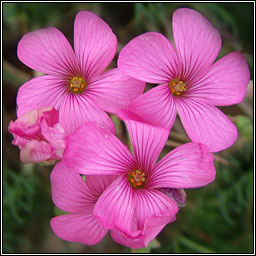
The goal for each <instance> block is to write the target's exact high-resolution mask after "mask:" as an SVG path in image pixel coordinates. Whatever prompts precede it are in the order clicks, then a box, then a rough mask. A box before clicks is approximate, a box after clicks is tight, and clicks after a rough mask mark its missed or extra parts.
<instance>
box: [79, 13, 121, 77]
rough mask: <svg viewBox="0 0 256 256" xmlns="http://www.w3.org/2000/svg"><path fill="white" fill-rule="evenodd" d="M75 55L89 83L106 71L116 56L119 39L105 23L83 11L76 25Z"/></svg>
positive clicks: (92, 14)
mask: <svg viewBox="0 0 256 256" xmlns="http://www.w3.org/2000/svg"><path fill="white" fill-rule="evenodd" d="M74 46H75V53H76V55H77V58H78V60H79V64H80V67H81V70H82V71H83V73H84V76H85V79H86V81H87V82H91V81H92V79H93V78H94V77H96V76H97V75H99V74H100V73H102V72H103V71H104V69H105V68H106V67H107V66H108V65H109V64H110V62H111V61H112V59H113V58H114V56H115V54H116V47H117V39H116V36H115V34H113V32H112V30H111V28H110V27H109V26H108V24H107V23H105V21H103V20H102V19H101V18H99V17H98V16H97V15H95V14H94V13H92V12H88V11H81V12H79V13H78V14H77V15H76V19H75V25H74Z"/></svg>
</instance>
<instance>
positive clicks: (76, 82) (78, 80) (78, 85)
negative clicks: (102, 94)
mask: <svg viewBox="0 0 256 256" xmlns="http://www.w3.org/2000/svg"><path fill="white" fill-rule="evenodd" d="M86 85H87V84H86V82H85V80H84V79H83V78H82V77H78V76H74V77H73V78H72V79H71V80H70V83H69V91H70V92H73V93H82V92H83V91H84V90H85V88H86Z"/></svg>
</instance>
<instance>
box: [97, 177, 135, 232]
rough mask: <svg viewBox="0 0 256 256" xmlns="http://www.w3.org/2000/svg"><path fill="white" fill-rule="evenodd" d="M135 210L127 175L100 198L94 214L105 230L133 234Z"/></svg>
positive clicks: (113, 184)
mask: <svg viewBox="0 0 256 256" xmlns="http://www.w3.org/2000/svg"><path fill="white" fill-rule="evenodd" d="M134 210H135V200H134V196H133V189H132V187H131V185H130V184H129V182H128V179H127V177H126V175H122V176H121V177H119V178H118V179H116V180H115V181H114V182H113V183H112V184H111V185H110V186H109V187H108V188H107V189H106V190H105V191H104V192H103V194H102V195H101V196H100V197H99V199H98V201H97V203H96V204H95V207H94V210H93V213H94V216H95V217H96V218H97V219H98V220H99V221H100V222H101V223H102V225H103V226H104V227H105V228H110V229H117V230H121V231H123V232H126V233H131V232H132V231H133V226H132V220H133V214H134ZM134 228H136V227H134Z"/></svg>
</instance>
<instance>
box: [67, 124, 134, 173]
mask: <svg viewBox="0 0 256 256" xmlns="http://www.w3.org/2000/svg"><path fill="white" fill-rule="evenodd" d="M66 145H67V146H66V149H65V152H64V155H63V161H64V162H65V163H66V164H67V166H69V167H71V168H73V169H75V170H77V171H78V172H79V173H81V174H88V175H92V174H101V175H108V174H111V175H115V174H117V175H118V174H123V173H126V172H127V171H128V170H132V169H133V168H134V166H135V162H134V159H133V157H132V155H131V153H130V152H129V150H128V148H127V147H126V146H124V145H123V144H122V143H121V141H120V140H119V139H118V138H117V137H116V136H114V135H113V134H112V133H111V132H110V131H109V130H108V129H105V128H101V127H99V126H97V124H95V123H92V122H89V123H85V124H84V125H83V126H82V127H80V128H79V129H77V130H76V131H75V132H74V133H73V134H72V135H71V136H69V137H68V139H67V143H66Z"/></svg>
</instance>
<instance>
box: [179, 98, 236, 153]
mask: <svg viewBox="0 0 256 256" xmlns="http://www.w3.org/2000/svg"><path fill="white" fill-rule="evenodd" d="M177 108H178V113H179V116H180V119H181V122H182V124H183V126H184V128H185V130H186V132H187V134H188V136H189V138H190V139H191V140H192V141H194V142H201V143H203V144H205V145H207V146H208V147H209V150H210V152H218V151H221V150H224V149H226V148H228V147H230V146H231V145H232V144H233V143H234V142H235V140H236V139H237V128H236V126H235V125H234V124H233V123H232V122H231V121H230V120H229V119H228V118H227V117H226V115H225V114H223V113H222V112H221V111H220V110H219V109H217V108H216V107H214V106H211V105H208V104H205V103H202V102H197V101H193V100H190V99H186V100H183V99H179V100H177Z"/></svg>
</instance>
